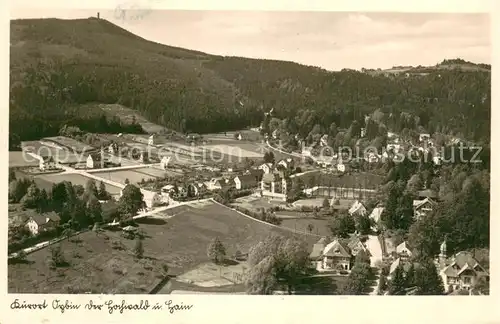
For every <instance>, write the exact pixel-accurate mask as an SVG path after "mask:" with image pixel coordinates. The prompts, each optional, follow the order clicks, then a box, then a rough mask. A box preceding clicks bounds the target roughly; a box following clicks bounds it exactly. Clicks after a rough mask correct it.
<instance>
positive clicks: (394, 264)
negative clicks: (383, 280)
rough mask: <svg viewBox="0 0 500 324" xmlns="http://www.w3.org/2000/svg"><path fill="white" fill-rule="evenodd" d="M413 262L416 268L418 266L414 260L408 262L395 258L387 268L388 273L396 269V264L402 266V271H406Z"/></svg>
mask: <svg viewBox="0 0 500 324" xmlns="http://www.w3.org/2000/svg"><path fill="white" fill-rule="evenodd" d="M412 264H413V266H414V267H415V268H418V267H419V266H420V264H419V263H416V262H410V261H404V260H401V258H397V259H396V260H395V261H394V262H393V263H392V264H391V267H390V269H389V274H392V273H393V272H394V271H396V268H397V267H398V266H402V267H403V270H404V272H408V270H409V269H410V267H411V265H412Z"/></svg>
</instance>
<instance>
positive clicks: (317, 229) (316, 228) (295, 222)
mask: <svg viewBox="0 0 500 324" xmlns="http://www.w3.org/2000/svg"><path fill="white" fill-rule="evenodd" d="M309 224H311V225H312V226H313V228H312V231H311V232H310V233H312V234H316V235H321V236H327V235H332V233H331V231H330V228H329V227H328V220H326V219H316V218H291V219H282V220H281V224H280V226H282V227H286V228H290V229H293V230H295V231H298V232H306V233H309V229H308V228H307V227H308V226H309Z"/></svg>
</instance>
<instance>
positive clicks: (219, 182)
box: [204, 177, 234, 191]
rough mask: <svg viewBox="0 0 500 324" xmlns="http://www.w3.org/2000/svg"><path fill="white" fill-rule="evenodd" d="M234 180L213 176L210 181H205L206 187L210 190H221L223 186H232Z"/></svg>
mask: <svg viewBox="0 0 500 324" xmlns="http://www.w3.org/2000/svg"><path fill="white" fill-rule="evenodd" d="M233 183H234V181H230V180H229V179H225V178H222V177H220V178H212V179H211V180H210V181H207V182H205V183H204V185H205V187H206V188H207V190H209V191H214V190H221V189H223V188H229V187H231V186H232V184H233Z"/></svg>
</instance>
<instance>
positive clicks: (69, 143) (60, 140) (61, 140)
mask: <svg viewBox="0 0 500 324" xmlns="http://www.w3.org/2000/svg"><path fill="white" fill-rule="evenodd" d="M43 140H45V141H50V142H54V143H56V144H58V145H60V146H62V147H64V148H67V149H70V150H72V151H76V152H79V153H81V152H89V151H92V150H95V149H96V148H95V147H92V146H90V145H88V144H85V143H82V142H80V141H77V140H75V139H73V138H69V137H65V136H55V137H46V138H44V139H43Z"/></svg>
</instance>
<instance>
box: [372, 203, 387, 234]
mask: <svg viewBox="0 0 500 324" xmlns="http://www.w3.org/2000/svg"><path fill="white" fill-rule="evenodd" d="M383 212H384V207H381V206H377V207H375V208H373V210H372V212H371V213H370V215H369V216H368V217H369V218H370V219H371V220H372V221H373V223H374V224H375V225H374V227H373V228H372V229H373V230H375V229H376V228H377V224H379V223H380V217H381V216H382V213H383Z"/></svg>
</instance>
